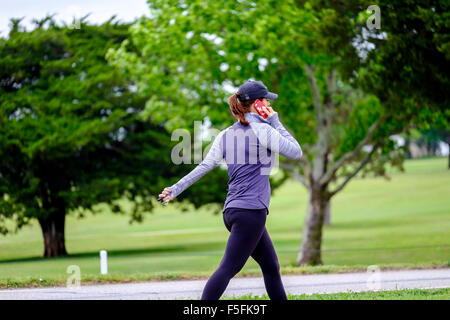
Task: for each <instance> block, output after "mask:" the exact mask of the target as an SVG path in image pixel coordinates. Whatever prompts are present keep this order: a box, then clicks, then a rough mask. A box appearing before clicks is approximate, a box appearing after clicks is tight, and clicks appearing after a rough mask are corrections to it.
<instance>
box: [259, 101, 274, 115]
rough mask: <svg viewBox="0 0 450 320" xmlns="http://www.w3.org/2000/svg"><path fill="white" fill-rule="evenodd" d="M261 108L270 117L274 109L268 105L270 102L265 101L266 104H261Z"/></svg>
mask: <svg viewBox="0 0 450 320" xmlns="http://www.w3.org/2000/svg"><path fill="white" fill-rule="evenodd" d="M262 109H263V111H264V112H265V113H266V114H267V115H268V118H270V117H271V116H273V115H274V114H275V111H274V110H273V109H272V107H271V106H270V103H267V104H266V105H264V106H262Z"/></svg>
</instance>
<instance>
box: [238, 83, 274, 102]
mask: <svg viewBox="0 0 450 320" xmlns="http://www.w3.org/2000/svg"><path fill="white" fill-rule="evenodd" d="M238 93H239V94H240V98H239V101H248V100H255V99H258V98H267V99H271V100H275V99H277V98H278V94H276V93H273V92H269V91H268V90H267V87H266V86H265V85H264V83H262V82H261V81H254V80H249V81H247V82H245V83H244V84H243V85H242V86H240V87H239V89H238Z"/></svg>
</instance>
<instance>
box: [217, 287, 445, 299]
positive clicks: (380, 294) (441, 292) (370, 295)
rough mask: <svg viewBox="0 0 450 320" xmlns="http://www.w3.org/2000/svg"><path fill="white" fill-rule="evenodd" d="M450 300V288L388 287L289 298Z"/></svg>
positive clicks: (299, 295) (263, 297) (226, 297)
mask: <svg viewBox="0 0 450 320" xmlns="http://www.w3.org/2000/svg"><path fill="white" fill-rule="evenodd" d="M436 296H438V298H437V300H450V288H415V289H386V290H374V291H352V290H348V291H346V292H336V293H311V294H308V293H304V294H288V300H430V299H432V298H433V297H436ZM220 300H269V297H268V295H267V294H263V295H252V294H247V295H242V296H224V297H222V298H221V299H220Z"/></svg>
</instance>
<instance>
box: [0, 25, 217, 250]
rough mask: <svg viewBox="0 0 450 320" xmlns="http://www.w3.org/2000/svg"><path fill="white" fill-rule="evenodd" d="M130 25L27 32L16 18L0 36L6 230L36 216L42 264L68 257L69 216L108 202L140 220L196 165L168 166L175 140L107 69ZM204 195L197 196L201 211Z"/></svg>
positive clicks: (0, 199) (0, 218) (2, 228)
mask: <svg viewBox="0 0 450 320" xmlns="http://www.w3.org/2000/svg"><path fill="white" fill-rule="evenodd" d="M128 27H129V25H127V24H119V23H118V22H115V21H114V17H113V18H111V19H110V20H109V21H107V22H106V23H104V24H102V25H89V24H87V23H85V22H84V19H83V20H82V21H81V25H80V29H71V28H69V27H68V26H58V25H56V23H55V22H54V21H53V19H52V18H51V17H47V18H45V19H43V20H41V21H37V23H36V28H35V29H34V30H32V31H30V32H27V31H24V30H23V29H22V28H20V20H15V21H13V27H12V29H11V32H10V33H9V37H8V38H7V39H0V111H1V112H0V232H1V233H2V234H6V233H8V232H11V231H14V230H18V229H20V228H21V227H22V226H23V225H25V224H27V223H29V222H30V221H31V220H33V219H37V220H38V221H39V224H40V226H41V229H42V233H43V238H44V257H54V256H62V255H66V254H67V250H66V247H65V237H64V230H65V217H66V215H67V214H68V213H69V212H72V211H73V212H75V211H76V212H78V215H79V216H80V217H82V216H83V213H82V212H83V211H84V210H88V211H89V210H90V211H93V212H97V211H96V209H95V207H94V205H95V204H97V203H101V202H104V203H107V204H108V205H109V206H110V208H111V209H112V211H113V212H116V213H127V214H130V216H131V217H130V221H142V219H143V215H144V212H150V211H151V210H152V209H153V208H154V203H155V201H154V199H155V198H156V196H157V194H158V193H159V192H160V191H161V190H162V189H163V188H164V187H166V186H167V185H171V184H172V183H174V182H175V181H176V179H177V178H178V177H179V176H181V175H184V174H186V173H187V171H188V170H189V169H190V168H192V167H176V166H171V165H170V164H171V159H170V154H171V147H172V146H173V145H174V143H175V142H173V141H171V139H170V135H169V134H168V132H167V131H166V130H165V129H164V127H163V126H160V125H155V124H153V123H152V122H150V121H142V118H141V116H140V113H141V112H142V110H143V109H144V106H145V101H146V100H147V99H148V97H146V96H141V95H138V94H137V93H136V92H135V91H136V90H135V87H134V86H133V84H132V83H131V82H130V81H129V79H127V78H126V76H124V75H123V74H122V73H121V72H120V71H119V70H117V69H116V68H114V67H112V66H110V65H108V64H107V63H106V60H105V53H106V51H107V49H108V48H110V47H114V46H117V45H118V44H120V43H121V42H122V41H124V40H125V39H126V38H127V37H128ZM225 176H226V175H225V174H223V173H222V172H219V171H216V172H215V174H213V176H212V177H211V178H212V179H211V184H210V189H211V192H210V193H209V196H208V197H206V198H205V197H202V199H201V204H205V203H206V204H208V203H217V202H221V201H223V200H224V199H223V196H222V190H218V188H219V187H218V186H219V184H215V183H214V181H217V180H219V181H220V183H223V181H226V180H225ZM193 192H195V190H194V191H193ZM122 198H126V199H128V200H129V201H131V204H132V206H131V209H130V210H128V209H127V208H124V207H123V206H122V205H121V204H120V201H118V200H120V199H122ZM199 198H200V196H199V195H197V196H196V197H192V202H193V203H194V204H195V205H196V206H198V205H199V203H200V199H199ZM79 209H84V210H79ZM11 221H12V222H13V223H14V225H15V228H14V227H11V223H10V222H11Z"/></svg>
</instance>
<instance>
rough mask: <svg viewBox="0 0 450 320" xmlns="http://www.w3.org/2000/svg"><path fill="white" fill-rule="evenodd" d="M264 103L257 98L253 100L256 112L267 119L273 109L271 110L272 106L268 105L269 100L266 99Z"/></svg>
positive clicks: (272, 112)
mask: <svg viewBox="0 0 450 320" xmlns="http://www.w3.org/2000/svg"><path fill="white" fill-rule="evenodd" d="M266 103H267V104H266ZM266 103H264V101H262V100H259V99H257V100H256V101H255V109H256V112H258V114H259V115H260V116H261V117H263V118H264V119H267V118H268V117H271V116H273V115H274V114H275V111H273V109H272V107H271V106H270V102H268V101H266Z"/></svg>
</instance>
